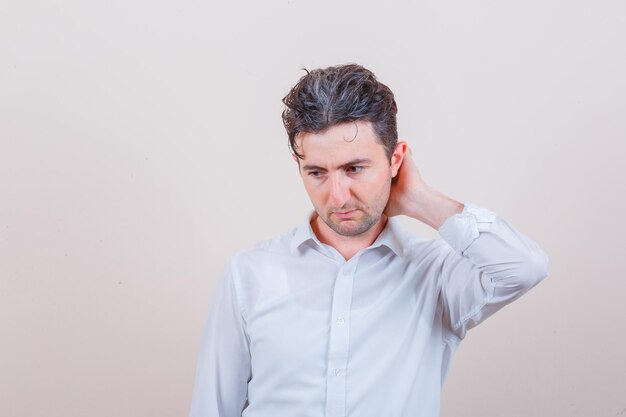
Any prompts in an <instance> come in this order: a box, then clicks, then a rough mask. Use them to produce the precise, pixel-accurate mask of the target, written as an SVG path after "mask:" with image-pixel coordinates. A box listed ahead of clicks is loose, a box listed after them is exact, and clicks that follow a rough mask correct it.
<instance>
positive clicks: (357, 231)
mask: <svg viewBox="0 0 626 417" xmlns="http://www.w3.org/2000/svg"><path fill="white" fill-rule="evenodd" d="M370 223H371V224H370ZM376 223H377V222H363V221H362V220H354V219H349V220H341V221H340V222H332V221H331V222H327V223H326V224H327V225H328V226H329V227H330V228H331V229H332V230H333V231H334V232H335V233H337V234H338V235H341V236H345V237H354V236H359V235H362V234H363V233H365V232H367V231H369V230H370V229H371V228H372V227H374V225H375V224H376Z"/></svg>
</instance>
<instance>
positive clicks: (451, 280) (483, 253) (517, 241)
mask: <svg viewBox="0 0 626 417" xmlns="http://www.w3.org/2000/svg"><path fill="white" fill-rule="evenodd" d="M406 151H407V148H406V144H403V143H400V144H399V145H398V148H397V152H400V153H402V155H403V156H404V160H403V163H402V166H401V168H400V171H399V174H398V178H397V179H395V180H394V185H393V187H392V194H391V196H390V199H389V203H388V205H387V209H386V213H387V215H389V216H392V215H399V214H404V215H407V216H409V217H412V218H414V219H417V220H420V221H422V222H423V223H426V224H428V225H430V226H431V227H433V228H435V229H437V230H438V231H439V233H440V235H441V236H442V238H443V239H444V240H445V241H446V242H447V243H448V245H449V247H450V248H449V249H450V250H449V251H447V252H444V254H443V256H442V259H441V266H440V271H441V276H440V279H441V294H440V297H441V299H440V302H441V303H442V305H443V320H444V322H445V324H447V327H448V328H449V330H450V335H453V337H456V338H458V339H462V338H463V337H465V334H466V332H467V330H469V329H470V328H472V327H474V326H476V325H478V324H479V323H480V322H482V321H483V320H485V319H486V318H487V317H489V316H490V315H492V314H493V313H495V312H496V311H498V310H499V309H500V308H502V307H503V306H505V305H506V304H508V303H510V302H512V301H513V300H515V299H517V298H519V297H520V296H521V295H522V294H524V293H525V292H527V291H528V290H529V289H531V288H532V287H533V286H535V285H536V284H537V283H538V282H539V281H541V280H542V279H543V278H545V277H546V276H547V275H548V263H549V261H548V256H547V255H546V253H545V252H544V251H543V250H542V249H541V248H540V247H539V246H538V245H537V243H535V242H534V241H532V240H531V239H529V238H527V237H526V236H524V235H523V234H522V233H521V232H520V231H519V230H517V229H516V228H515V227H514V226H513V225H511V224H510V223H509V222H507V221H506V220H504V219H503V218H501V217H499V216H497V215H496V214H495V213H493V212H491V211H489V210H487V209H484V208H480V207H478V206H476V205H474V204H471V203H467V204H461V203H459V202H458V201H456V200H454V199H452V198H450V197H447V196H446V195H444V194H442V193H440V192H438V191H437V190H434V189H433V188H431V187H429V186H428V185H426V184H425V183H424V181H423V180H422V178H421V176H420V174H419V171H418V169H417V166H416V165H415V163H414V162H413V159H412V157H411V152H410V151H409V152H406Z"/></svg>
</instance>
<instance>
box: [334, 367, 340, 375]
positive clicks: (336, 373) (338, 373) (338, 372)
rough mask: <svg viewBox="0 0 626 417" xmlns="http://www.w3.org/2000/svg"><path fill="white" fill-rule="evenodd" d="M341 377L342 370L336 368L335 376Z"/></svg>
mask: <svg viewBox="0 0 626 417" xmlns="http://www.w3.org/2000/svg"><path fill="white" fill-rule="evenodd" d="M339 375H341V369H339V368H335V376H339Z"/></svg>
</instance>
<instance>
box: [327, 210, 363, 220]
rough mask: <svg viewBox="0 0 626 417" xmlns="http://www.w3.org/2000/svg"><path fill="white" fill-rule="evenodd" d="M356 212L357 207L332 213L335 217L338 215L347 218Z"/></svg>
mask: <svg viewBox="0 0 626 417" xmlns="http://www.w3.org/2000/svg"><path fill="white" fill-rule="evenodd" d="M356 212H357V209H354V210H348V211H336V212H334V213H333V214H334V215H335V217H338V218H340V219H349V218H351V217H352V216H354V215H355V214H356Z"/></svg>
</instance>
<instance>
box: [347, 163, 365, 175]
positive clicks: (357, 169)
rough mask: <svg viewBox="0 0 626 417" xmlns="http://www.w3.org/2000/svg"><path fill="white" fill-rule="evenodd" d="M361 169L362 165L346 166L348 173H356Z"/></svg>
mask: <svg viewBox="0 0 626 417" xmlns="http://www.w3.org/2000/svg"><path fill="white" fill-rule="evenodd" d="M362 170H363V167H362V166H357V165H355V166H351V167H348V172H349V173H350V174H358V173H359V172H361V171H362Z"/></svg>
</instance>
